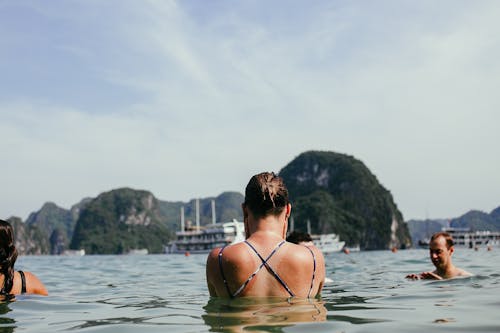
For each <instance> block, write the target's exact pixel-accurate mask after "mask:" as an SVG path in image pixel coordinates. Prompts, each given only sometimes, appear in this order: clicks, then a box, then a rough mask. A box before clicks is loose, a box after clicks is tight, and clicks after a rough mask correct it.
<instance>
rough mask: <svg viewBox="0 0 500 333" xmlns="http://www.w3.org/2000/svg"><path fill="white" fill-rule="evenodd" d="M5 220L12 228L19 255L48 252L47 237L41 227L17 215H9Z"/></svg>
mask: <svg viewBox="0 0 500 333" xmlns="http://www.w3.org/2000/svg"><path fill="white" fill-rule="evenodd" d="M7 221H8V222H9V223H10V224H11V225H12V228H13V229H14V237H15V245H16V249H17V252H18V254H19V255H27V254H37V255H39V254H47V253H49V250H50V244H49V239H48V237H47V235H46V233H45V232H44V231H43V230H42V229H41V228H39V227H38V226H36V225H28V224H26V223H24V222H23V221H22V220H21V219H20V218H19V217H11V218H9V219H8V220H7Z"/></svg>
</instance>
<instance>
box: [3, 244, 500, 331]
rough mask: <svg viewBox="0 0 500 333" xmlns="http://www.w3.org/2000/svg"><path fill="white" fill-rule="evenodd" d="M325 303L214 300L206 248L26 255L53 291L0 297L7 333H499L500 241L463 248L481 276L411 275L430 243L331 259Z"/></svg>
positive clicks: (23, 260) (458, 260)
mask: <svg viewBox="0 0 500 333" xmlns="http://www.w3.org/2000/svg"><path fill="white" fill-rule="evenodd" d="M325 259H326V269H327V276H328V277H329V278H330V279H332V280H333V282H331V283H328V284H327V285H326V286H325V288H324V290H323V293H322V298H321V299H318V300H316V299H315V300H296V299H288V300H286V299H236V300H221V299H210V297H209V295H208V291H207V288H206V282H205V260H206V256H205V255H191V256H187V257H186V256H184V255H143V256H141V255H128V256H127V255H123V256H82V257H64V256H23V257H20V258H19V259H18V262H17V264H16V269H22V270H27V271H31V272H33V273H35V274H36V275H37V276H38V277H39V278H40V279H41V280H42V281H43V282H44V283H45V285H46V287H47V289H48V290H49V293H50V295H49V296H48V297H42V296H33V295H22V296H18V297H17V299H16V300H15V301H13V302H9V303H1V304H0V332H63V331H69V332H124V333H126V332H141V333H147V332H241V331H253V332H312V331H314V332H500V248H494V249H493V251H486V250H485V249H479V250H478V251H474V250H470V249H461V248H460V249H456V251H455V254H454V256H453V259H454V263H455V264H456V265H457V266H459V267H462V268H464V269H466V270H468V271H470V272H472V273H474V274H475V276H473V277H470V278H464V279H453V280H447V281H409V280H406V279H405V278H404V277H405V275H406V274H408V273H411V272H422V271H424V270H430V269H431V268H432V264H431V262H430V260H429V257H428V251H426V250H423V249H422V250H405V251H398V252H396V253H393V252H391V251H370V252H351V253H350V254H349V255H346V254H343V253H334V254H329V255H326V256H325Z"/></svg>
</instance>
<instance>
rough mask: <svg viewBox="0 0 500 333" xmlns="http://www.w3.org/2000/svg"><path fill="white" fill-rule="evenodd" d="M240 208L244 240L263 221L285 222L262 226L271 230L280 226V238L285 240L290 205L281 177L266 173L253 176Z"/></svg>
mask: <svg viewBox="0 0 500 333" xmlns="http://www.w3.org/2000/svg"><path fill="white" fill-rule="evenodd" d="M241 207H242V209H243V222H244V224H245V235H246V238H249V237H250V236H251V235H252V234H253V233H254V232H255V231H256V230H257V229H258V228H259V227H260V224H261V223H264V222H265V221H278V222H286V223H274V224H270V223H264V225H263V227H265V226H268V227H270V228H272V229H276V227H277V226H280V227H281V234H282V237H283V238H285V236H286V231H287V227H288V218H289V217H290V214H291V210H292V205H291V204H290V202H289V200H288V189H287V188H286V186H285V184H284V182H283V179H282V178H281V177H278V176H276V175H275V174H274V173H268V172H265V173H260V174H258V175H255V176H253V177H252V178H251V179H250V181H249V182H248V185H247V187H246V189H245V201H244V202H243V204H242V205H241Z"/></svg>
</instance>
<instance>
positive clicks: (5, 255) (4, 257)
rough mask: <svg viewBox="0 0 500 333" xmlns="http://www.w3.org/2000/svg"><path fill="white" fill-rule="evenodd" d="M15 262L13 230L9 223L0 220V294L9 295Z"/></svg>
mask: <svg viewBox="0 0 500 333" xmlns="http://www.w3.org/2000/svg"><path fill="white" fill-rule="evenodd" d="M16 260H17V250H16V246H15V245H14V230H13V229H12V226H11V225H10V223H9V222H7V221H4V220H0V273H1V274H3V276H4V283H3V286H2V288H1V289H0V294H3V295H6V294H9V293H10V291H11V290H12V286H13V283H14V264H15V263H16Z"/></svg>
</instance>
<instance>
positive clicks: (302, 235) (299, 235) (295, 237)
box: [286, 230, 312, 244]
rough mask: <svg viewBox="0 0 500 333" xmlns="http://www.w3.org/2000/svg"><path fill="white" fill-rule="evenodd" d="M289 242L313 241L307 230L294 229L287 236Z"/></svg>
mask: <svg viewBox="0 0 500 333" xmlns="http://www.w3.org/2000/svg"><path fill="white" fill-rule="evenodd" d="M286 241H287V242H290V243H294V244H299V243H300V242H312V238H311V235H309V234H308V233H307V232H302V231H296V230H294V231H292V232H291V233H290V234H289V235H288V237H287V238H286Z"/></svg>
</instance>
